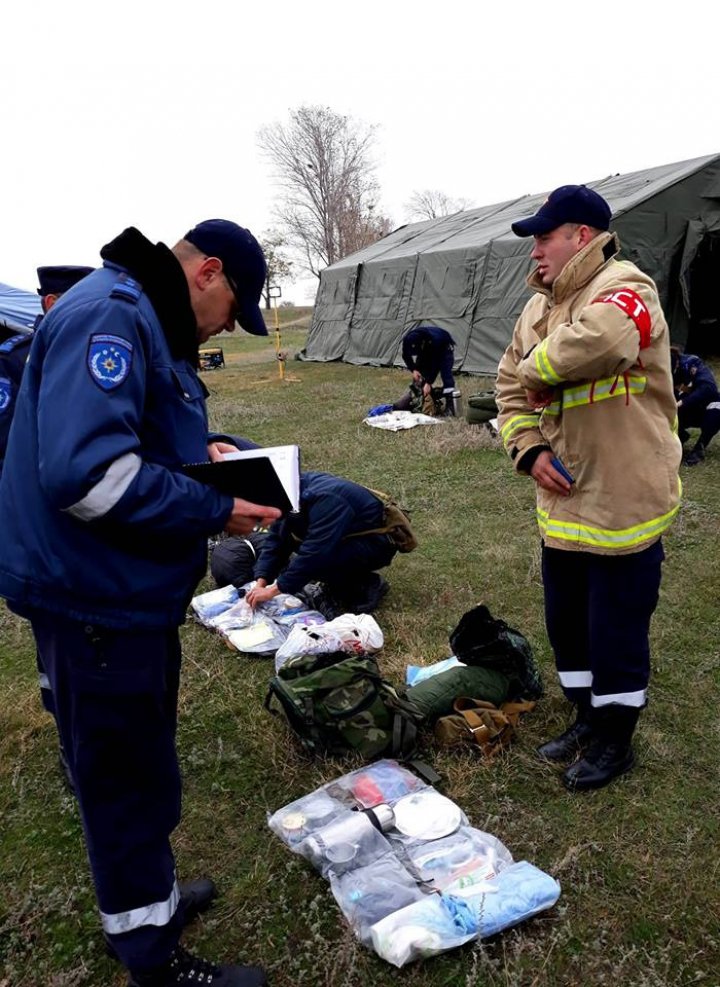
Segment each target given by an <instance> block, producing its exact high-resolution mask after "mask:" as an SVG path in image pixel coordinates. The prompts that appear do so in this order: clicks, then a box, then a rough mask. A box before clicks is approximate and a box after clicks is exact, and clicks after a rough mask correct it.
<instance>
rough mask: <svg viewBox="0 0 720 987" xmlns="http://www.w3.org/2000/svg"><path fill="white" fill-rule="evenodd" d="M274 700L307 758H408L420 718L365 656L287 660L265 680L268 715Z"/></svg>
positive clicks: (336, 655)
mask: <svg viewBox="0 0 720 987" xmlns="http://www.w3.org/2000/svg"><path fill="white" fill-rule="evenodd" d="M274 701H276V702H277V703H279V705H280V709H281V710H282V711H283V712H284V714H285V716H286V717H287V719H288V722H289V724H290V726H291V727H292V729H293V730H294V732H295V733H296V734H297V736H298V737H299V739H300V741H301V743H302V744H303V746H304V747H305V748H306V749H307V750H308V751H310V752H311V753H317V754H319V753H328V754H343V753H347V752H348V751H356V752H357V753H358V754H361V755H362V756H363V757H364V758H365V759H366V760H371V759H372V758H375V757H380V756H381V755H383V756H388V757H406V756H408V755H409V754H411V753H412V751H413V750H414V748H415V738H416V734H417V727H416V724H417V723H419V722H420V720H421V719H422V717H421V715H420V714H419V713H418V711H417V710H415V708H414V707H413V705H412V703H409V702H408V701H407V700H405V699H403V698H402V697H401V696H400V695H398V693H397V692H396V690H395V689H394V688H393V686H392V685H391V684H390V683H389V682H386V681H385V680H384V679H383V678H382V676H381V675H380V671H379V669H378V666H377V662H376V661H375V659H374V658H371V657H370V656H369V655H365V654H360V655H347V654H346V653H345V652H335V653H333V654H324V655H304V656H302V657H299V658H295V659H292V660H291V661H289V662H287V663H286V664H285V665H283V666H282V667H281V668H280V669H279V671H278V674H277V675H276V676H275V677H274V678H273V679H271V680H270V687H269V690H268V694H267V697H266V699H265V707H266V709H268V711H270V712H273V709H272V705H273V702H274Z"/></svg>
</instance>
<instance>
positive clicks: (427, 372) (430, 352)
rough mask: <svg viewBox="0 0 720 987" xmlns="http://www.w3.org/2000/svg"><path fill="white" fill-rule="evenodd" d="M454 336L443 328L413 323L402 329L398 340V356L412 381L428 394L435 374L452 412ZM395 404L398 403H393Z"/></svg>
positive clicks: (448, 410) (450, 412) (448, 409)
mask: <svg viewBox="0 0 720 987" xmlns="http://www.w3.org/2000/svg"><path fill="white" fill-rule="evenodd" d="M454 348H455V340H454V339H453V338H452V336H451V335H450V333H449V332H448V331H447V330H446V329H441V328H440V327H439V326H416V327H415V328H414V329H410V330H409V332H406V333H405V336H404V337H403V342H402V358H403V362H404V363H405V366H406V367H407V368H408V370H409V371H410V372H411V373H412V375H413V381H414V383H415V384H417V385H418V386H420V387H422V390H423V394H425V395H429V394H430V393H431V391H432V385H433V383H434V381H435V379H436V378H437V376H438V374H439V375H440V379H441V380H442V388H443V391H442V393H443V397H444V398H445V408H446V412H447V413H448V414H454V403H453V392H454V390H455V377H454V376H453V357H454ZM395 407H396V408H398V407H399V403H398V404H396V405H395Z"/></svg>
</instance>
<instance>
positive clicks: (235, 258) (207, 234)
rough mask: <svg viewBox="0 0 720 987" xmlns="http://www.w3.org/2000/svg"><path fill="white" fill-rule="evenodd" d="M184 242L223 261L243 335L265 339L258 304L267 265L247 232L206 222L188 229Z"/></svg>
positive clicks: (224, 223) (219, 221)
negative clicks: (243, 331) (249, 334)
mask: <svg viewBox="0 0 720 987" xmlns="http://www.w3.org/2000/svg"><path fill="white" fill-rule="evenodd" d="M183 239H184V240H187V241H188V242H189V243H192V245H193V246H194V247H197V249H198V250H202V252H203V253H204V254H207V256H208V257H217V258H218V259H219V260H221V261H222V265H223V272H224V274H225V276H226V278H227V279H228V282H229V284H230V287H231V288H232V290H233V294H234V295H235V301H236V302H237V306H238V313H237V321H238V322H239V323H240V325H241V327H242V328H243V329H244V330H245V332H249V333H252V334H253V335H254V336H267V334H268V331H267V326H266V325H265V320H264V319H263V316H262V312H261V311H260V305H259V302H260V296H261V295H262V290H263V287H264V285H265V279H266V277H267V265H266V263H265V256H264V254H263V252H262V248H261V247H260V244H259V243H258V242H257V240H256V239H255V237H254V236H253V235H252V233H251V232H250V230H246V229H243V227H242V226H238V225H237V223H231V222H230V221H229V220H227V219H206V220H205V221H204V222H202V223H198V225H197V226H195V227H194V228H193V229H192V230H189V231H188V232H187V233H186V234H185V236H184V237H183Z"/></svg>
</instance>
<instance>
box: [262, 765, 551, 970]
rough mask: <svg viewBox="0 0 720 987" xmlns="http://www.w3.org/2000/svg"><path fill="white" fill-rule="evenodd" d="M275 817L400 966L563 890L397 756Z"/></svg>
mask: <svg viewBox="0 0 720 987" xmlns="http://www.w3.org/2000/svg"><path fill="white" fill-rule="evenodd" d="M268 825H269V827H270V829H271V830H272V831H273V832H274V833H275V834H276V836H278V837H279V838H280V839H281V840H282V841H283V842H284V843H285V844H286V846H288V847H289V849H290V850H292V852H293V853H297V854H300V855H301V856H302V857H304V858H305V859H306V860H308V861H309V862H310V863H311V864H312V866H313V867H315V869H316V870H318V871H319V872H320V874H322V876H323V877H324V878H325V879H326V880H327V881H329V883H330V887H331V890H332V893H333V895H334V897H335V900H336V901H337V903H338V905H339V906H340V909H341V911H342V912H343V914H344V916H345V918H346V919H347V921H348V922H349V924H350V926H351V927H352V929H353V931H354V932H355V934H356V935H357V936H358V938H359V939H360V940H361V941H362V942H363V943H364V944H365V945H366V946H368V947H370V948H371V949H373V950H374V951H375V952H376V953H377V954H378V955H379V956H381V957H382V958H383V959H384V960H386V961H387V962H388V963H392V964H393V965H395V966H398V967H401V966H404V965H405V964H406V963H409V962H411V961H412V960H416V959H420V958H425V957H429V956H433V955H436V954H437V953H443V952H445V951H447V950H449V949H453V948H455V947H456V946H461V945H463V943H466V942H469V941H470V940H472V939H481V938H485V937H487V936H491V935H495V933H497V932H501V931H502V930H503V929H506V928H508V927H509V926H512V925H517V924H518V923H519V922H522V921H524V920H525V919H527V918H530V917H531V916H533V915H536V914H537V913H538V912H541V911H544V910H545V909H547V908H551V907H552V906H553V905H554V904H555V903H556V901H557V900H558V897H559V895H560V885H559V884H558V882H557V881H556V880H555V879H554V878H552V877H551V876H550V875H549V874H546V873H545V872H544V871H542V870H540V869H539V868H537V867H535V866H534V865H533V864H531V863H528V862H527V861H524V860H523V861H519V862H517V863H516V862H515V861H513V858H512V855H511V853H510V851H509V850H508V849H507V847H505V846H504V844H503V843H501V842H500V840H498V839H497V838H496V837H494V836H492V835H491V834H489V833H484V832H482V831H481V830H478V829H475V828H473V827H472V826H470V824H469V821H468V818H467V816H466V815H465V813H464V812H463V811H462V809H460V807H459V806H457V805H456V804H455V803H454V802H453V801H451V799H449V798H446V797H445V796H444V795H441V794H440V793H439V792H438V791H436V790H435V788H433V787H432V786H431V785H428V784H427V783H426V782H424V781H423V780H421V779H420V778H418V777H417V776H416V775H415V774H414V773H413V772H412V771H410V770H409V769H408V768H407V767H405V766H404V765H401V764H399V763H398V762H397V761H393V760H389V759H386V760H381V761H377V762H375V763H374V764H371V765H368V766H367V767H364V768H359V769H357V770H355V771H351V772H350V773H349V774H346V775H343V776H341V777H340V778H337V779H336V780H335V781H332V782H329V783H328V784H325V785H323V786H321V787H320V788H318V789H317V790H316V791H314V792H311V793H310V794H309V795H305V796H303V797H302V798H300V799H297V800H295V801H294V802H291V803H290V804H289V805H286V806H284V807H283V808H281V809H278V811H277V812H275V813H273V814H272V815H270V816H269V818H268Z"/></svg>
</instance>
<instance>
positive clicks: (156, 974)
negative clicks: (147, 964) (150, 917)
mask: <svg viewBox="0 0 720 987" xmlns="http://www.w3.org/2000/svg"><path fill="white" fill-rule="evenodd" d="M198 984H202V985H203V987H207V985H208V984H210V985H211V987H265V985H266V984H267V979H266V977H265V971H264V970H261V969H260V967H259V966H218V965H217V964H215V963H210V962H208V960H201V959H200V957H199V956H193V954H192V953H188V951H187V950H186V949H183V947H182V946H176V947H175V949H174V950H173V953H172V956H171V957H170V959H169V960H168V962H167V963H165V964H163V966H161V967H156V969H155V970H152V971H150V972H148V973H133V972H132V971H131V972H130V977H129V979H128V987H193V985H194V987H197V985H198Z"/></svg>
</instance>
